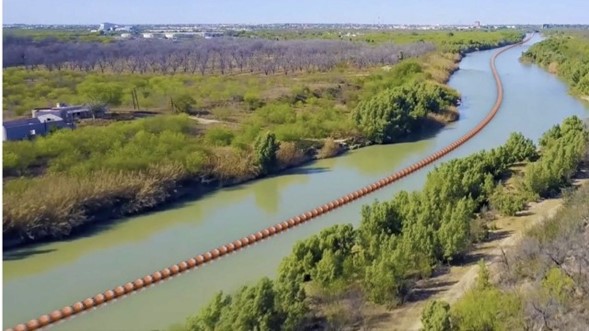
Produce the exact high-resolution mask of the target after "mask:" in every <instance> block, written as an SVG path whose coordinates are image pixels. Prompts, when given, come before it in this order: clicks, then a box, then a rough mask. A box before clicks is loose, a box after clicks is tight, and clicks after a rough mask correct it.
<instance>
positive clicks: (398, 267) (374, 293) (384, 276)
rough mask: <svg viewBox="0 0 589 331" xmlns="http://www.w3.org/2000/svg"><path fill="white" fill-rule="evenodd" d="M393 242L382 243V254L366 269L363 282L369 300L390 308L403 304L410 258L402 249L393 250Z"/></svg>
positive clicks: (389, 240)
mask: <svg viewBox="0 0 589 331" xmlns="http://www.w3.org/2000/svg"><path fill="white" fill-rule="evenodd" d="M391 240H393V238H390V239H388V240H385V241H384V242H383V243H382V254H380V255H379V256H378V257H377V258H376V259H375V260H373V261H372V263H371V264H370V265H368V266H367V267H366V271H365V275H364V279H363V282H362V284H363V288H364V291H365V292H366V295H367V297H368V299H369V300H371V301H372V302H374V303H377V304H383V305H386V306H387V307H389V308H392V307H395V306H397V305H398V304H400V303H401V302H403V297H404V295H405V294H406V292H407V288H408V281H407V279H406V273H407V269H406V266H407V262H406V261H407V259H408V256H406V254H405V253H404V252H403V250H401V249H391V246H394V244H391Z"/></svg>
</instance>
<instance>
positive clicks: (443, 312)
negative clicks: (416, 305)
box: [421, 300, 452, 331]
mask: <svg viewBox="0 0 589 331" xmlns="http://www.w3.org/2000/svg"><path fill="white" fill-rule="evenodd" d="M421 323H422V324H423V328H422V329H421V330H422V331H452V324H451V323H450V305H449V304H448V303H447V302H444V301H437V300H434V301H430V302H428V303H427V304H426V306H425V307H424V308H423V313H422V315H421Z"/></svg>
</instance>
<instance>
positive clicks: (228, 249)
mask: <svg viewBox="0 0 589 331" xmlns="http://www.w3.org/2000/svg"><path fill="white" fill-rule="evenodd" d="M533 36H534V34H532V35H531V36H529V37H528V38H526V39H525V40H522V41H520V42H518V43H515V44H512V45H510V46H506V47H504V48H502V49H500V50H498V51H497V52H495V54H493V56H492V57H491V61H490V62H491V71H492V73H493V77H494V78H495V83H496V88H497V99H496V100H495V104H494V105H493V108H492V109H491V111H490V112H489V114H487V116H486V117H485V118H484V119H483V120H482V121H481V122H480V123H479V124H477V126H476V127H475V128H474V129H472V130H470V131H469V132H468V133H466V134H465V135H464V136H462V137H460V138H459V139H458V140H456V141H454V142H453V143H451V144H450V145H448V146H446V147H444V148H442V149H441V150H439V151H437V152H435V153H433V154H431V155H429V156H428V157H426V158H424V159H422V160H421V161H418V162H416V163H414V164H412V165H410V166H408V167H406V168H404V169H401V170H399V171H397V172H395V173H394V174H392V175H390V176H387V177H384V178H382V179H380V180H378V181H376V182H374V183H372V184H370V185H368V186H365V187H363V188H361V189H358V190H356V191H354V192H352V193H348V194H346V195H344V196H342V197H340V198H338V199H335V200H332V201H330V202H328V203H326V204H323V205H321V206H319V207H317V208H314V209H312V210H310V211H307V212H304V213H302V214H300V215H298V216H295V217H292V218H289V219H288V220H286V221H284V222H281V223H278V224H276V225H273V226H270V227H267V228H265V229H263V230H261V231H258V232H256V233H253V234H250V235H249V236H246V237H243V238H241V239H238V240H235V241H233V242H230V243H228V244H225V245H222V246H220V247H218V248H215V249H213V250H210V251H208V252H206V253H203V254H200V255H197V256H195V257H192V258H189V259H188V260H185V261H182V262H179V263H176V264H174V265H172V266H170V267H167V268H164V269H162V270H160V271H156V272H154V273H152V274H149V275H146V276H144V277H142V278H137V279H136V280H134V281H131V282H128V283H126V284H124V285H122V286H117V287H115V288H114V289H111V290H107V291H105V292H104V293H98V294H96V295H95V296H93V297H89V298H87V299H84V300H83V301H78V302H76V303H74V304H73V305H71V306H66V307H64V308H61V309H58V310H54V311H52V312H51V313H50V314H45V315H41V316H39V317H38V318H35V319H32V320H30V321H28V322H27V323H23V324H18V325H16V326H14V327H13V328H9V329H6V331H32V330H38V329H40V328H43V327H45V326H48V325H50V324H54V323H57V322H60V321H63V320H66V319H68V318H70V317H72V316H74V315H77V314H80V313H82V312H85V311H88V310H91V309H94V308H95V307H97V306H100V305H103V304H105V303H107V302H109V301H113V300H115V299H117V298H122V297H124V296H126V295H129V294H131V293H133V292H135V291H138V290H141V289H144V288H146V287H149V286H152V285H155V284H158V283H161V282H162V281H163V280H165V279H167V278H169V277H172V276H175V275H178V274H180V273H182V272H184V271H187V270H190V269H193V268H196V267H198V266H201V265H204V264H205V263H207V262H211V261H214V260H216V259H218V258H220V257H222V256H224V255H226V254H229V253H232V252H235V251H237V250H240V249H243V248H246V247H247V246H249V245H252V244H254V243H256V242H258V241H261V240H264V239H266V238H268V237H271V236H274V235H276V234H279V233H281V232H284V231H286V230H288V229H290V228H293V227H295V226H298V225H301V224H303V223H305V222H308V221H310V220H312V219H314V218H316V217H318V216H320V215H323V214H325V213H327V212H330V211H332V210H334V209H337V208H339V207H342V206H344V205H346V204H348V203H350V202H352V201H355V200H357V199H360V198H361V197H364V196H365V195H367V194H370V193H372V192H374V191H376V190H378V189H381V188H383V187H385V186H388V185H390V184H392V183H394V182H396V181H398V180H400V179H401V178H404V177H406V176H408V175H409V174H412V173H414V172H416V171H417V170H419V169H421V168H423V167H425V166H427V165H429V164H431V163H433V162H435V161H437V160H439V159H440V158H442V157H443V156H445V155H447V154H448V153H450V152H451V151H453V150H455V149H456V148H458V147H459V146H461V145H462V144H464V143H465V142H467V141H468V140H470V139H472V138H473V137H474V136H475V135H477V134H478V133H479V132H480V131H481V130H482V129H483V128H484V127H485V126H486V125H487V124H489V123H490V122H491V120H492V119H493V117H495V115H496V114H497V112H498V111H499V108H500V107H501V103H502V101H503V85H502V83H501V78H500V77H499V74H498V73H497V68H496V66H495V60H496V58H497V57H498V56H499V55H501V54H502V53H503V52H505V51H507V50H509V49H511V48H514V47H516V46H518V45H521V44H524V43H526V42H527V41H529V40H530V39H531V38H532V37H533Z"/></svg>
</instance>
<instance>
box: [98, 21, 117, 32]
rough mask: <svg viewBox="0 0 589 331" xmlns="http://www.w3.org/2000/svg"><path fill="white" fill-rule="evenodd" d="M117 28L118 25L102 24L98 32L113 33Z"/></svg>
mask: <svg viewBox="0 0 589 331" xmlns="http://www.w3.org/2000/svg"><path fill="white" fill-rule="evenodd" d="M115 27H116V25H115V24H112V23H101V24H100V27H98V31H112V30H114V29H115Z"/></svg>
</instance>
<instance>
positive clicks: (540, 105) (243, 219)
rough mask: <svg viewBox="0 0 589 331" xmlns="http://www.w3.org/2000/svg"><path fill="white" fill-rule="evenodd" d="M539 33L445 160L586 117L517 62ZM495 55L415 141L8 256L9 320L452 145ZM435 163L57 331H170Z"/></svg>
mask: <svg viewBox="0 0 589 331" xmlns="http://www.w3.org/2000/svg"><path fill="white" fill-rule="evenodd" d="M540 40H541V37H539V36H536V37H534V38H533V39H532V40H531V41H529V42H528V43H526V44H525V45H524V46H520V47H516V48H514V49H512V50H509V51H507V52H505V53H504V54H502V55H501V56H500V57H499V58H498V59H497V68H498V70H499V73H500V75H501V78H502V80H503V85H504V89H505V98H504V101H503V105H502V108H501V110H500V111H499V113H498V114H497V116H496V117H495V119H494V120H493V121H492V122H491V123H490V124H489V125H488V126H487V127H486V128H485V129H483V131H482V132H481V133H480V134H479V135H478V136H476V137H474V138H473V139H472V140H470V141H468V142H466V143H465V144H464V145H462V146H461V147H460V148H458V149H457V150H455V151H453V152H452V153H450V154H448V155H447V156H445V157H444V158H443V159H442V162H443V161H445V160H448V159H452V158H457V157H462V156H466V155H469V154H472V153H473V152H476V151H479V150H481V149H488V148H492V147H495V146H498V145H500V144H502V143H503V142H505V140H506V139H507V137H508V136H509V134H510V133H511V132H514V131H520V132H522V133H523V134H524V135H525V136H527V137H529V138H532V139H534V140H537V139H538V138H539V137H540V135H541V134H542V133H543V132H544V131H546V130H547V129H549V128H550V127H551V126H553V125H554V124H556V123H559V122H561V121H562V119H564V118H565V117H567V116H571V115H577V116H580V117H582V118H585V117H587V116H588V115H589V111H588V109H589V108H588V107H587V105H586V104H583V103H582V102H581V101H579V100H577V99H575V98H573V97H572V96H570V95H569V94H568V92H567V87H566V85H565V84H564V83H563V82H561V81H560V80H559V79H558V78H556V77H555V76H553V75H550V74H548V73H547V72H545V71H544V70H542V69H540V68H538V67H537V66H534V65H525V64H521V63H520V62H519V60H518V58H519V56H520V55H521V52H522V51H524V50H525V49H526V48H527V47H529V45H531V44H533V43H535V42H538V41H540ZM493 52H494V51H493V50H489V51H482V52H475V53H471V54H469V55H467V56H466V57H465V58H464V59H463V60H462V61H461V63H460V70H459V71H457V72H456V73H455V74H454V75H453V76H452V78H451V80H450V82H449V85H450V86H452V87H453V88H455V89H457V90H458V91H460V93H461V95H462V105H461V106H460V107H459V111H460V115H461V117H460V120H459V121H457V122H455V123H452V124H451V125H449V126H447V127H445V128H444V129H442V130H441V131H439V132H437V133H436V134H435V135H431V136H428V137H424V139H422V140H419V141H416V142H408V143H401V144H395V145H387V146H372V147H368V148H363V149H360V150H356V151H352V152H349V153H347V154H345V155H344V156H341V157H338V158H334V159H328V160H321V161H317V162H313V163H311V164H309V165H307V166H305V167H301V168H298V169H294V170H292V171H289V172H286V173H284V174H281V175H279V176H275V177H271V178H267V179H263V180H258V181H254V182H251V183H247V184H244V185H239V186H235V187H232V188H227V189H223V190H219V191H216V192H214V193H210V194H207V195H205V196H203V197H201V198H200V199H198V200H196V201H191V202H184V203H181V204H178V205H176V206H173V207H171V208H169V209H167V210H164V211H159V212H154V213H150V214H146V215H142V216H136V217H132V218H128V219H125V220H121V221H119V222H115V223H110V224H108V225H104V226H103V227H102V228H100V229H97V230H96V231H93V232H92V233H91V234H88V235H87V236H82V237H77V238H73V239H70V240H65V241H61V242H55V243H50V244H43V245H37V246H31V247H26V248H22V249H18V250H12V251H9V252H5V253H4V254H3V269H4V273H3V276H4V284H3V285H4V298H3V302H4V305H3V307H4V308H3V315H4V322H3V327H4V328H6V327H10V326H13V325H14V324H16V323H19V322H25V321H28V320H29V319H31V318H35V317H37V316H39V315H42V314H46V313H49V312H51V311H52V310H54V309H60V308H61V307H63V306H66V305H71V304H72V303H73V302H75V301H78V300H82V299H84V298H86V297H89V296H93V295H94V294H96V293H99V292H103V291H105V290H106V289H110V288H113V287H115V286H117V285H120V284H123V283H125V282H127V281H133V280H135V279H136V278H138V277H141V276H143V275H145V274H148V273H151V272H153V271H155V270H160V269H162V268H163V267H167V266H169V265H171V264H173V263H176V262H178V261H180V260H182V259H187V258H189V257H193V256H195V255H196V254H199V253H202V252H204V251H206V250H208V249H211V248H214V247H218V246H219V245H221V244H224V243H227V242H230V241H232V240H235V239H238V238H241V237H243V236H244V235H248V234H250V233H252V232H255V231H258V230H260V229H262V228H264V227H267V226H270V225H273V224H275V223H277V222H279V221H282V220H284V219H286V218H288V217H291V216H294V215H297V214H298V213H300V212H302V211H306V210H309V209H312V208H314V207H316V206H318V205H319V204H321V203H323V202H327V201H330V200H331V199H333V198H336V197H339V196H341V195H342V194H343V193H346V192H350V191H353V190H355V189H358V188H360V187H362V186H364V185H366V184H368V183H371V182H373V181H375V180H377V179H379V178H381V177H383V176H385V175H388V174H390V173H393V172H394V171H396V170H398V169H401V168H402V167H404V166H407V165H409V164H411V163H413V162H415V161H418V160H420V159H421V158H423V157H424V156H427V155H429V154H431V153H432V152H434V151H436V150H439V149H440V148H442V147H444V146H445V145H447V144H449V143H451V142H453V141H454V140H455V139H457V138H459V137H460V136H462V135H463V134H465V133H466V132H467V131H469V130H470V129H472V128H473V127H474V126H476V124H477V123H478V122H479V121H480V120H482V119H483V118H484V117H485V115H486V114H487V112H488V111H489V109H490V108H491V106H492V105H493V103H494V101H495V96H496V91H495V83H494V80H493V77H492V75H491V72H490V68H489V59H490V57H491V55H492V53H493ZM431 169H432V166H428V167H426V168H424V169H422V170H419V171H418V172H416V173H414V174H412V175H410V176H408V177H406V178H404V179H402V180H400V181H399V182H396V183H394V184H393V185H390V186H388V187H386V188H384V189H381V190H379V191H376V192H375V193H373V194H371V195H369V196H367V197H365V198H363V199H361V200H360V201H356V202H354V203H351V204H348V205H346V206H345V207H342V208H339V209H336V210H335V211H333V212H330V213H328V214H325V215H323V216H321V217H319V218H317V219H316V220H313V221H311V222H308V223H305V224H303V225H301V226H298V227H296V228H294V229H291V230H289V231H287V232H285V233H282V234H280V235H278V236H275V237H272V238H270V239H268V240H264V241H262V242H259V243H257V244H255V245H253V246H250V247H249V248H247V249H245V250H242V251H239V252H237V253H235V254H230V255H227V256H224V257H223V258H221V259H220V260H217V261H215V262H213V263H210V264H207V265H205V266H203V267H201V268H197V269H195V270H192V271H189V272H187V273H184V274H182V275H180V276H176V277H173V278H171V279H169V280H166V281H165V282H163V283H160V284H159V285H157V286H154V287H150V288H147V289H145V290H142V291H139V292H137V293H135V294H132V295H130V296H128V297H126V298H124V299H122V300H116V301H113V302H110V303H108V304H106V305H102V306H100V307H99V308H95V309H93V310H91V311H90V312H87V313H83V314H81V315H78V316H76V317H74V318H73V319H70V320H67V321H64V322H60V323H58V324H56V325H54V326H53V327H52V328H54V329H56V330H165V329H167V328H169V327H170V326H171V325H172V324H174V323H183V322H184V320H185V318H186V317H187V316H188V315H191V314H194V313H195V312H196V311H198V309H199V308H200V307H202V306H203V305H204V304H205V303H207V302H208V301H209V300H210V299H211V297H212V296H213V295H214V294H215V293H216V292H218V291H219V290H223V291H225V292H230V291H234V290H236V289H237V288H239V287H240V286H242V285H244V284H247V283H251V282H254V281H256V280H258V279H259V278H260V277H262V276H270V277H273V276H274V275H275V273H276V270H277V267H278V265H279V263H280V261H281V259H282V258H283V257H284V256H286V255H288V254H289V252H290V250H291V248H292V246H293V244H294V243H295V242H296V241H297V240H299V239H302V238H305V237H308V236H310V235H312V234H314V233H317V232H318V231H320V230H321V229H323V228H326V227H329V226H331V225H333V224H341V223H352V224H355V225H357V224H358V223H359V219H360V218H359V215H360V209H361V206H362V205H363V204H366V203H369V202H371V201H373V200H374V199H380V200H385V199H389V198H391V197H392V196H393V195H394V194H395V193H396V192H398V191H400V190H418V189H420V188H421V186H422V185H423V183H424V181H425V177H426V174H427V172H428V171H429V170H431Z"/></svg>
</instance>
